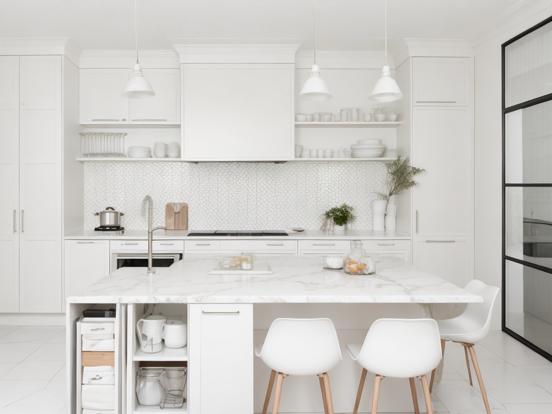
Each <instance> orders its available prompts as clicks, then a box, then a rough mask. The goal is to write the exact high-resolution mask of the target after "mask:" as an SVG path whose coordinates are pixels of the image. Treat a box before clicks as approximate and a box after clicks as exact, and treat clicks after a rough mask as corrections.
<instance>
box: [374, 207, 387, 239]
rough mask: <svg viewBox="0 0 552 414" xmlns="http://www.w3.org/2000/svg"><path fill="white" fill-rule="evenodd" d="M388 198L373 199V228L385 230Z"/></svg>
mask: <svg viewBox="0 0 552 414" xmlns="http://www.w3.org/2000/svg"><path fill="white" fill-rule="evenodd" d="M386 206H387V201H386V200H374V201H372V230H373V231H385V207H386Z"/></svg>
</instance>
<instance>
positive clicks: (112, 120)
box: [91, 118, 121, 122]
mask: <svg viewBox="0 0 552 414" xmlns="http://www.w3.org/2000/svg"><path fill="white" fill-rule="evenodd" d="M91 121H92V122H119V121H121V120H120V119H115V118H93V119H91Z"/></svg>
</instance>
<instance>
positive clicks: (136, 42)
mask: <svg viewBox="0 0 552 414" xmlns="http://www.w3.org/2000/svg"><path fill="white" fill-rule="evenodd" d="M137 9H138V0H134V47H135V49H136V63H140V59H139V58H138V12H137Z"/></svg>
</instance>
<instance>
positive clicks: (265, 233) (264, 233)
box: [188, 230, 288, 237]
mask: <svg viewBox="0 0 552 414" xmlns="http://www.w3.org/2000/svg"><path fill="white" fill-rule="evenodd" d="M188 236H204V237H215V236H228V237H240V236H241V237H248V236H249V237H251V236H253V237H259V236H260V237H275V236H278V237H280V236H288V234H287V232H285V231H284V230H215V231H192V232H190V233H188Z"/></svg>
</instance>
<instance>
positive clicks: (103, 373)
mask: <svg viewBox="0 0 552 414" xmlns="http://www.w3.org/2000/svg"><path fill="white" fill-rule="evenodd" d="M82 383H83V384H84V385H114V384H115V369H114V368H113V367H111V366H98V367H84V368H83V370H82Z"/></svg>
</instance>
